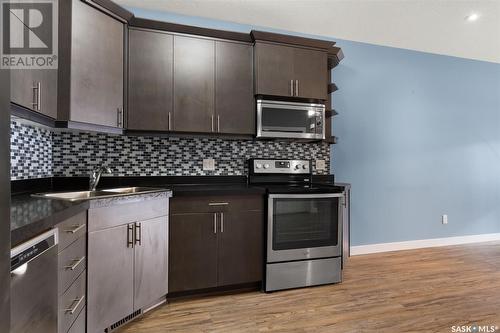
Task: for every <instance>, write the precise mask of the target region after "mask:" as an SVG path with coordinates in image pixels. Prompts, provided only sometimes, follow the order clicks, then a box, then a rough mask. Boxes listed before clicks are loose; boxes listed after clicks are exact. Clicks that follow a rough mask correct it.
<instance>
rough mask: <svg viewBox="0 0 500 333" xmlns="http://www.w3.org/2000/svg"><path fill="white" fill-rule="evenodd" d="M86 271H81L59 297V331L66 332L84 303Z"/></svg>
mask: <svg viewBox="0 0 500 333" xmlns="http://www.w3.org/2000/svg"><path fill="white" fill-rule="evenodd" d="M85 285H86V272H85V271H83V272H82V274H80V276H79V277H78V279H77V280H76V281H75V283H73V285H72V286H71V287H70V288H69V289H68V290H67V291H66V292H65V293H64V294H63V295H62V296H61V297H59V315H58V323H59V324H58V328H59V332H60V333H61V332H63V333H64V332H67V331H68V329H69V328H70V327H71V325H72V324H73V323H74V322H75V321H76V319H77V317H78V314H80V312H81V311H82V309H83V308H84V307H85V304H86V301H87V300H86V298H85Z"/></svg>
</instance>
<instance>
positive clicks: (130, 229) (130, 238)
mask: <svg viewBox="0 0 500 333" xmlns="http://www.w3.org/2000/svg"><path fill="white" fill-rule="evenodd" d="M127 247H134V225H133V224H129V225H127Z"/></svg>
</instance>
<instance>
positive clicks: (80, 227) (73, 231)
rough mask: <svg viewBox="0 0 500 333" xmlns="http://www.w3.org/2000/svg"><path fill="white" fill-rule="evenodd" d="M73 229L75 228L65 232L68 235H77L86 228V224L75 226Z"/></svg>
mask: <svg viewBox="0 0 500 333" xmlns="http://www.w3.org/2000/svg"><path fill="white" fill-rule="evenodd" d="M73 227H74V228H73V229H66V230H64V232H66V233H68V234H76V233H77V232H78V231H80V230H82V229H83V228H85V224H80V225H75V226H73Z"/></svg>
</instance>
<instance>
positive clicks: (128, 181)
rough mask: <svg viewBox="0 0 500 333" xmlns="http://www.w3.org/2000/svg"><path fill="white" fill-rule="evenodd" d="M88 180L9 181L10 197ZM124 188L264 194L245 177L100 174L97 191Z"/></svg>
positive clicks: (323, 181) (330, 178)
mask: <svg viewBox="0 0 500 333" xmlns="http://www.w3.org/2000/svg"><path fill="white" fill-rule="evenodd" d="M312 180H313V184H317V185H322V186H335V187H344V188H346V187H350V184H346V183H336V182H335V177H334V175H314V176H313V179H312ZM88 184H89V178H88V177H51V178H39V179H29V180H15V181H12V182H11V191H12V194H13V195H18V194H32V193H39V192H49V191H78V190H86V189H88ZM126 186H147V187H167V188H170V189H172V191H173V196H174V197H175V196H184V195H210V194H214V195H217V194H220V195H224V194H239V193H241V194H251V193H256V194H264V193H265V189H264V188H263V187H260V186H251V185H248V184H247V177H246V176H106V175H103V177H102V178H101V181H100V183H99V188H113V187H126Z"/></svg>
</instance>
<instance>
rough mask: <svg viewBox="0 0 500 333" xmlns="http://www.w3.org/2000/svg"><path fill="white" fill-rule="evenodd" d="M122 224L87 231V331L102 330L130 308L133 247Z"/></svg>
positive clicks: (131, 300) (128, 311)
mask: <svg viewBox="0 0 500 333" xmlns="http://www.w3.org/2000/svg"><path fill="white" fill-rule="evenodd" d="M129 234H130V233H129V232H128V229H127V226H126V225H123V226H118V227H114V228H109V229H105V230H101V231H96V232H91V233H89V234H88V267H87V272H88V284H87V287H88V289H87V295H88V300H87V330H88V332H89V333H97V332H103V331H104V329H105V328H107V327H109V326H110V325H111V324H114V323H115V322H117V321H119V320H121V319H123V318H124V317H125V316H127V315H129V314H131V313H132V312H133V311H134V249H133V248H132V247H127V240H128V237H129Z"/></svg>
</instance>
